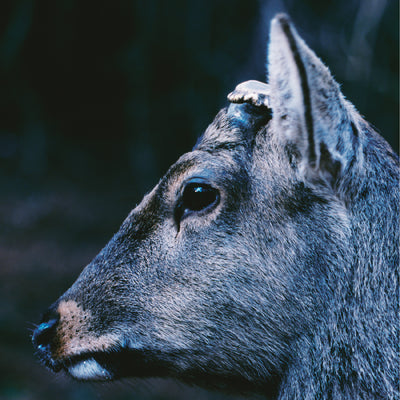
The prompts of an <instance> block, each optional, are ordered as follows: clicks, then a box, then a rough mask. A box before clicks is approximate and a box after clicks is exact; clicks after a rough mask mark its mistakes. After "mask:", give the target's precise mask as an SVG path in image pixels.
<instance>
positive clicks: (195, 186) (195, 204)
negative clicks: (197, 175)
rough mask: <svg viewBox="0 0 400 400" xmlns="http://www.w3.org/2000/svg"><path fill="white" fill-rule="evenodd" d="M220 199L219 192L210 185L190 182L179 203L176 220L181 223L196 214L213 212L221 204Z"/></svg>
mask: <svg viewBox="0 0 400 400" xmlns="http://www.w3.org/2000/svg"><path fill="white" fill-rule="evenodd" d="M219 199H220V195H219V192H218V190H217V189H215V188H213V187H212V186H210V185H209V184H207V183H204V182H197V181H191V182H188V183H187V184H186V186H185V188H184V189H183V193H182V196H181V198H180V200H179V202H178V206H177V209H176V214H175V216H176V219H177V220H178V221H180V220H181V219H182V218H184V217H186V216H188V215H189V214H192V213H194V212H201V211H207V210H211V209H212V208H213V207H214V206H216V205H217V204H218V203H219Z"/></svg>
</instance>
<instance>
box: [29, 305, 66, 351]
mask: <svg viewBox="0 0 400 400" xmlns="http://www.w3.org/2000/svg"><path fill="white" fill-rule="evenodd" d="M46 317H47V318H46ZM59 319H60V317H59V314H58V313H54V312H51V313H50V312H48V313H46V315H45V316H44V317H43V320H45V321H46V320H47V321H46V322H42V323H41V324H40V325H39V326H38V327H37V328H36V329H35V331H34V332H33V336H32V342H33V344H34V346H35V347H36V348H38V349H39V350H44V349H45V348H46V346H48V345H50V343H51V340H52V338H53V336H54V332H55V330H56V326H57V322H58V320H59Z"/></svg>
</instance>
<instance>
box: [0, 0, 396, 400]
mask: <svg viewBox="0 0 400 400" xmlns="http://www.w3.org/2000/svg"><path fill="white" fill-rule="evenodd" d="M279 11H285V12H287V13H289V14H290V15H291V17H292V19H293V21H294V22H295V24H296V26H297V29H298V30H299V32H300V34H301V35H302V36H303V37H304V39H305V40H306V42H307V43H308V44H309V45H310V46H311V47H312V48H313V49H314V50H315V51H316V53H317V54H318V55H319V56H320V57H321V58H322V59H323V60H324V62H325V63H326V64H327V65H328V66H329V67H330V69H331V71H332V72H333V74H334V75H335V77H336V79H337V81H338V82H339V83H340V84H341V85H342V89H343V92H344V94H345V95H346V96H347V97H348V98H349V99H350V101H352V102H353V103H354V104H355V105H356V107H357V108H358V109H359V110H360V112H361V113H362V114H363V115H364V116H365V117H366V119H367V120H368V121H370V122H371V123H373V124H374V125H375V126H376V127H377V128H378V129H379V130H380V131H381V132H382V134H383V136H384V137H386V139H387V140H388V141H389V142H390V143H391V144H392V146H393V147H394V148H395V149H396V150H397V149H398V99H399V93H398V90H399V85H398V56H399V54H398V53H399V52H398V15H399V3H398V2H397V1H394V0H392V1H390V0H346V1H345V0H335V1H333V0H326V1H317V0H313V1H312V0H304V1H295V0H269V1H268V0H264V1H261V0H260V1H256V0H248V1H242V0H229V1H227V0H225V1H223V0H202V1H200V0H198V1H184V0H169V1H162V0H148V1H140V0H136V1H134V0H114V1H113V2H99V1H94V0H86V1H78V0H55V1H45V0H13V1H7V0H6V1H3V2H1V4H0V86H1V88H2V89H1V91H0V107H1V118H0V185H1V186H0V187H1V190H2V195H1V198H0V200H1V201H0V222H1V224H0V278H1V279H0V301H1V303H2V307H1V309H0V310H1V311H0V399H52V398H58V399H94V398H102V399H125V398H130V397H131V395H132V393H134V395H135V398H137V399H155V398H157V399H172V398H180V399H184V398H187V397H192V398H193V400H194V399H205V398H214V399H217V398H223V396H222V395H221V396H220V395H219V394H209V393H206V392H204V391H200V390H191V389H188V388H186V387H181V386H177V385H175V384H172V383H171V382H168V381H151V382H150V383H149V384H147V386H146V385H145V386H144V388H146V387H151V389H140V388H143V385H140V384H139V385H136V384H132V383H130V384H129V385H128V386H127V385H118V384H116V385H113V386H111V387H109V386H107V385H106V386H98V385H97V386H92V385H88V384H85V385H79V384H77V383H76V382H71V380H69V379H67V378H64V377H56V378H54V377H53V376H52V375H51V374H50V373H49V372H47V371H46V370H44V369H43V368H42V367H40V366H39V365H37V364H36V362H35V360H34V357H33V354H32V348H31V345H30V342H29V328H32V325H30V324H29V323H28V321H38V320H39V318H40V313H41V312H42V311H44V309H45V308H46V307H47V306H48V305H49V304H50V303H51V302H52V301H54V300H55V299H56V298H57V297H58V296H59V295H60V294H61V293H62V292H63V291H64V290H65V289H66V288H67V287H68V286H69V285H70V284H71V283H72V281H73V280H74V279H75V277H76V276H77V274H78V273H79V270H80V269H81V268H82V266H83V265H84V264H85V263H87V262H89V261H90V259H91V257H93V256H94V255H95V254H96V253H97V252H98V250H99V249H100V248H101V246H102V245H103V244H104V243H105V242H106V241H107V239H108V238H109V237H110V236H111V234H112V233H113V232H114V231H115V230H117V228H118V224H119V223H120V222H121V221H122V219H123V218H124V216H125V215H126V214H127V213H128V211H129V209H130V208H131V207H133V206H134V205H135V202H138V201H139V200H140V198H141V196H142V195H143V193H144V191H146V190H149V189H150V188H151V187H152V186H153V185H154V184H155V183H156V181H157V179H158V178H159V177H160V176H161V174H162V173H163V172H165V170H166V169H167V167H168V166H169V165H170V164H171V163H172V162H173V161H174V160H175V159H176V158H177V157H178V156H179V155H180V154H182V153H183V152H185V151H188V150H190V148H191V146H192V145H193V144H194V143H195V140H196V137H197V136H198V135H199V134H201V132H202V131H203V130H204V129H205V128H206V126H207V125H208V123H209V122H211V120H212V118H213V117H214V115H215V114H216V112H217V111H218V110H219V109H220V108H221V107H222V106H224V105H225V104H226V94H227V93H229V91H231V90H232V89H233V88H234V87H235V85H236V84H237V83H238V82H240V81H243V80H246V79H259V80H263V79H264V77H265V65H264V64H265V49H266V38H267V35H268V28H269V20H270V19H271V18H272V17H273V15H274V14H275V13H276V12H279ZM132 385H133V386H132ZM229 398H231V396H230V397H229Z"/></svg>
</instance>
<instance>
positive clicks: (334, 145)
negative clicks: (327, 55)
mask: <svg viewBox="0 0 400 400" xmlns="http://www.w3.org/2000/svg"><path fill="white" fill-rule="evenodd" d="M268 82H269V85H270V106H271V108H272V122H271V124H272V129H273V130H274V132H277V134H278V135H279V136H280V137H281V138H283V140H284V141H285V143H286V144H289V147H287V148H288V149H289V148H293V147H294V148H295V151H294V152H293V154H297V156H296V159H297V161H298V165H299V169H300V170H301V171H303V172H304V173H306V174H307V173H308V172H317V173H319V174H320V175H322V176H323V177H324V178H326V179H327V180H329V181H331V183H334V181H335V180H336V179H337V177H338V176H337V175H338V173H340V172H341V171H343V170H344V169H345V168H346V167H347V165H348V164H349V163H350V162H351V159H352V158H353V156H354V148H353V147H354V136H356V133H357V131H356V129H355V125H354V124H353V123H352V122H351V119H350V116H351V114H352V113H354V111H352V106H351V105H350V104H349V103H347V102H346V100H345V99H344V97H343V95H342V94H341V92H340V89H339V86H338V84H337V83H336V82H335V81H334V79H333V78H332V75H331V73H330V72H329V70H328V68H327V67H326V66H325V65H324V64H323V63H322V62H321V60H320V59H319V58H318V57H317V56H316V55H315V53H314V52H313V51H312V50H311V49H310V48H309V47H308V46H307V45H306V44H305V42H304V41H303V40H302V39H301V38H300V37H299V35H298V34H297V32H296V30H295V28H294V27H293V25H292V24H291V23H290V21H289V18H288V17H287V16H286V15H283V14H279V15H277V16H276V17H275V18H274V19H273V20H272V23H271V33H270V43H269V49H268Z"/></svg>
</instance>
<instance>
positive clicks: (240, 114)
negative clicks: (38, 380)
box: [33, 15, 400, 400]
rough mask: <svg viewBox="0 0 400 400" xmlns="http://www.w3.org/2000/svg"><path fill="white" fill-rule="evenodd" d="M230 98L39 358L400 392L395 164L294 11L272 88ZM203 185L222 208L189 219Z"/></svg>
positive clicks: (316, 389)
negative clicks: (187, 205)
mask: <svg viewBox="0 0 400 400" xmlns="http://www.w3.org/2000/svg"><path fill="white" fill-rule="evenodd" d="M267 98H268V101H267V100H266V99H267ZM230 99H231V100H232V101H233V103H232V104H231V105H230V106H229V108H227V109H223V110H221V111H220V112H219V114H218V115H217V117H216V118H215V120H214V121H213V123H212V124H211V125H210V126H209V127H208V129H207V130H206V132H205V133H204V135H203V136H202V137H201V138H200V140H199V142H198V143H197V145H196V146H195V148H194V149H193V151H192V152H190V153H187V154H185V155H183V156H182V157H181V158H180V159H179V160H178V161H177V162H176V163H175V164H174V165H173V166H172V167H171V168H170V170H169V171H168V172H167V174H166V175H165V176H164V177H163V178H162V179H161V180H160V182H159V184H158V185H157V186H156V187H155V188H154V190H153V191H152V192H151V193H149V194H148V195H147V196H146V197H145V198H144V199H143V201H142V203H141V204H140V205H139V206H138V207H137V208H135V209H134V210H133V211H132V212H131V213H130V215H129V216H128V217H127V219H126V220H125V221H124V223H123V224H122V226H121V228H120V230H119V231H118V232H117V233H116V235H115V236H114V237H113V238H112V240H111V241H110V242H109V243H108V244H107V246H106V247H105V248H104V249H103V250H102V252H101V253H100V254H99V255H98V256H97V257H96V258H95V259H94V260H93V261H92V263H91V264H90V265H88V266H87V267H86V268H85V269H84V271H83V272H82V274H81V275H80V277H79V278H78V280H77V281H76V282H75V283H74V285H73V286H72V287H71V288H70V289H69V290H68V291H67V292H66V293H65V294H64V295H63V296H62V297H61V298H60V299H59V300H58V301H57V302H56V303H55V304H54V305H53V306H52V307H51V309H50V311H49V312H48V314H47V315H46V316H45V317H44V322H43V323H42V324H41V325H40V326H39V328H38V330H37V331H36V332H35V334H34V337H33V341H34V344H35V346H36V348H37V351H38V354H39V356H40V357H41V359H42V361H43V362H44V363H45V364H47V365H49V366H50V367H52V368H53V369H55V370H57V369H60V368H64V369H66V370H67V371H69V372H70V373H71V374H72V375H73V376H75V377H76V378H80V379H110V378H118V377H120V376H125V375H131V376H169V377H175V378H177V379H180V380H183V381H185V382H188V383H194V384H198V385H202V386H216V387H221V388H223V389H227V390H251V391H258V392H262V393H264V394H265V396H266V397H267V398H271V399H272V398H273V399H282V400H283V399H359V398H360V399H361V398H362V399H377V398H382V399H396V398H397V399H398V398H399V381H398V378H399V318H398V317H399V291H398V283H399V268H398V264H399V248H398V244H399V226H398V217H399V200H400V199H399V160H398V157H397V156H396V155H395V154H394V153H393V151H392V150H391V149H390V147H389V145H388V144H387V143H386V142H385V141H384V139H382V138H381V137H380V136H379V135H378V134H377V133H375V132H374V131H373V130H372V129H371V127H370V126H369V125H368V123H367V122H365V121H364V120H363V119H362V118H361V117H360V116H359V114H358V113H357V112H356V111H355V109H354V107H353V106H352V105H351V104H350V103H349V102H348V101H346V100H345V99H344V97H343V95H342V94H341V92H340V90H339V87H338V85H337V84H336V82H335V81H334V80H333V78H332V76H331V74H330V72H329V70H328V69H327V68H326V67H325V66H324V65H323V64H322V63H321V61H320V60H319V59H318V58H317V57H316V56H315V54H314V53H313V52H312V51H311V50H310V49H309V48H308V47H307V46H306V44H305V43H304V42H303V41H302V39H300V38H299V36H298V35H297V33H296V31H295V29H294V28H293V26H292V25H291V24H290V22H289V21H288V19H287V17H286V16H282V15H278V16H277V17H276V18H275V19H274V20H273V21H272V27H271V38H270V45H269V56H268V85H267V84H263V83H261V82H259V83H254V81H253V82H251V83H248V82H247V83H243V84H241V85H239V86H238V87H237V88H236V90H235V92H234V94H233V95H232V96H231V97H230ZM194 178H196V179H200V178H201V180H202V182H206V183H207V184H208V185H209V186H211V187H213V188H214V189H216V190H218V193H219V201H218V202H217V201H216V202H215V204H214V205H213V206H212V207H210V208H208V209H204V210H200V211H196V212H191V213H187V214H179V213H178V211H177V210H178V209H179V207H178V205H179V204H180V201H182V196H183V194H182V193H183V192H184V190H185V187H186V185H187V184H188V182H192V181H193V179H194ZM184 211H185V210H184ZM75 310H79V318H74V315H75V314H76V313H78V311H75ZM74 313H75V314H74ZM76 315H78V314H76ZM77 319H79V322H77V321H76V320H77ZM77 327H79V329H77ZM76 330H79V331H82V330H83V331H84V332H86V333H84V334H82V333H81V336H79V334H78V333H75V332H76ZM72 331H73V332H74V333H73V335H71V337H72V338H73V339H71V338H69V337H66V336H67V335H66V332H72ZM93 332H94V336H93ZM78 336H79V337H78ZM93 337H94V339H90V340H89V338H93ZM72 340H75V341H74V342H73V343H74V344H73V345H71V343H72ZM97 343H99V344H97ZM82 360H83V361H84V360H87V364H84V363H83V361H82ZM85 365H86V367H85ZM88 365H89V366H90V368H89V367H88ZM93 371H94V372H93Z"/></svg>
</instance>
